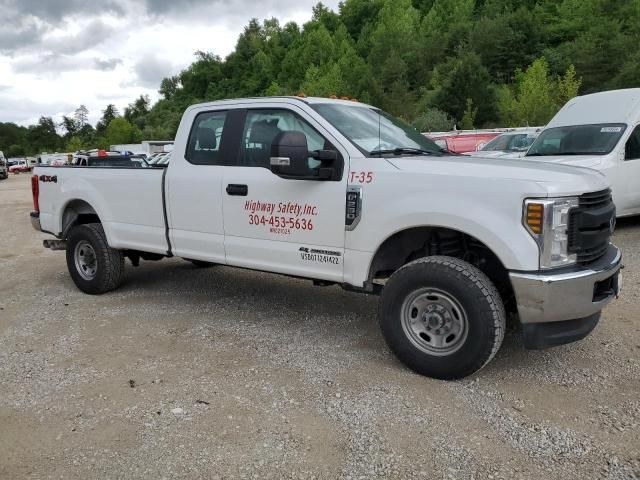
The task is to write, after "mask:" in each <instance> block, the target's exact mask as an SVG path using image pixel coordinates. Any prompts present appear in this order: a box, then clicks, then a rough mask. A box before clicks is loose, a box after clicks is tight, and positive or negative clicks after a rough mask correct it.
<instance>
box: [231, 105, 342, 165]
mask: <svg viewBox="0 0 640 480" xmlns="http://www.w3.org/2000/svg"><path fill="white" fill-rule="evenodd" d="M288 131H298V132H302V133H304V135H305V136H306V137H307V145H308V147H309V151H310V152H312V151H314V150H322V149H324V148H325V139H324V137H323V136H322V135H320V134H319V133H318V132H317V131H316V130H315V129H314V128H313V127H312V126H311V125H309V124H308V123H307V122H305V121H304V120H302V119H301V118H300V117H298V116H297V115H296V114H295V113H293V112H290V111H288V110H253V111H249V112H247V119H246V121H245V125H244V132H243V134H242V154H241V156H240V165H241V166H245V167H264V168H270V158H271V144H272V143H273V140H274V138H275V137H276V135H278V134H279V133H280V132H288ZM329 148H331V149H333V147H329ZM319 165H320V161H319V160H315V159H314V158H312V157H309V168H310V169H312V168H317V167H318V166H319Z"/></svg>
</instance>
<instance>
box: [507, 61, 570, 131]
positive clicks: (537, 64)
mask: <svg viewBox="0 0 640 480" xmlns="http://www.w3.org/2000/svg"><path fill="white" fill-rule="evenodd" d="M515 78H516V82H515V85H514V87H513V88H509V87H506V86H504V87H502V89H501V91H500V95H499V101H498V108H499V110H500V116H501V118H502V121H503V123H505V125H506V126H522V125H531V126H533V125H544V124H546V123H547V122H548V121H549V120H550V119H551V117H553V115H555V113H556V112H557V111H558V109H560V107H562V105H564V104H565V103H566V102H567V100H569V99H571V98H573V97H575V96H576V95H577V93H578V89H579V88H580V80H577V79H576V78H575V69H574V68H573V66H572V65H570V66H569V68H567V71H566V72H565V74H564V76H562V77H559V78H553V77H552V76H551V75H550V73H549V65H548V63H547V61H546V59H545V58H544V57H541V58H539V59H537V60H535V61H534V62H533V63H532V64H531V65H530V66H529V67H528V68H527V70H526V71H524V72H523V71H522V70H519V69H518V70H516V74H515Z"/></svg>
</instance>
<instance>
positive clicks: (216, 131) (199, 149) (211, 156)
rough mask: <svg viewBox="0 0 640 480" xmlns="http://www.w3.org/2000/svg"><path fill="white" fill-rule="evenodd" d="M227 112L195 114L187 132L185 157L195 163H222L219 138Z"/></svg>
mask: <svg viewBox="0 0 640 480" xmlns="http://www.w3.org/2000/svg"><path fill="white" fill-rule="evenodd" d="M226 117H227V112H203V113H200V114H198V115H197V116H196V119H195V120H194V122H193V126H192V127H191V133H190V134H189V143H188V144H187V151H186V153H185V158H186V159H187V160H188V161H189V162H190V163H193V164H196V165H224V159H223V158H222V156H221V155H220V139H221V138H222V130H223V129H224V121H225V119H226Z"/></svg>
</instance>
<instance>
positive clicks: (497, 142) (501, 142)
mask: <svg viewBox="0 0 640 480" xmlns="http://www.w3.org/2000/svg"><path fill="white" fill-rule="evenodd" d="M535 138H536V137H535V134H531V133H516V134H511V133H509V134H504V135H500V136H497V137H496V138H494V139H493V140H491V141H490V142H489V143H487V144H486V145H485V146H484V147H483V148H482V151H483V152H495V151H500V152H524V151H526V150H527V149H528V148H529V147H530V146H531V144H532V143H533V141H534V140H535Z"/></svg>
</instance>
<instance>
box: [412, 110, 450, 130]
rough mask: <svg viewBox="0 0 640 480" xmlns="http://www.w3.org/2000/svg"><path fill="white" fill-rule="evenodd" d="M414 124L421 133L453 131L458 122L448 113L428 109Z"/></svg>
mask: <svg viewBox="0 0 640 480" xmlns="http://www.w3.org/2000/svg"><path fill="white" fill-rule="evenodd" d="M412 123H413V126H414V127H416V128H417V129H418V130H420V131H421V132H442V131H447V130H453V127H454V126H455V124H456V121H455V120H454V119H453V118H451V117H450V116H449V114H448V113H447V112H443V111H442V110H438V109H437V108H427V109H426V110H425V111H424V112H423V113H421V114H419V115H418V116H417V117H416V119H415V120H414V121H413V122H412Z"/></svg>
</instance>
